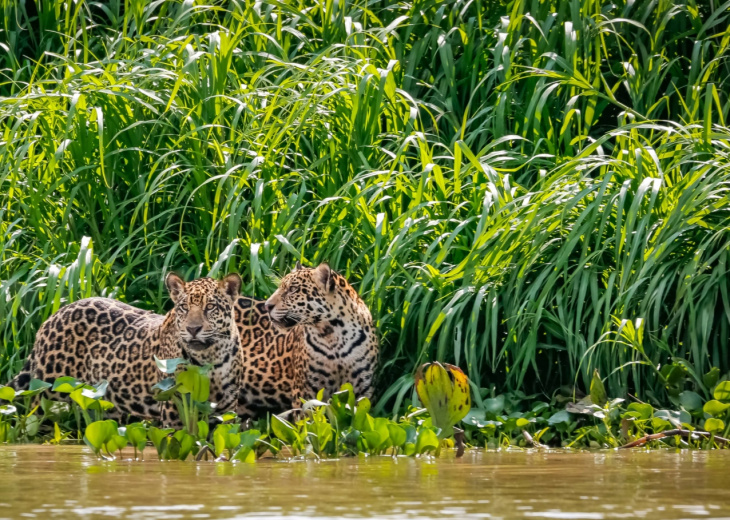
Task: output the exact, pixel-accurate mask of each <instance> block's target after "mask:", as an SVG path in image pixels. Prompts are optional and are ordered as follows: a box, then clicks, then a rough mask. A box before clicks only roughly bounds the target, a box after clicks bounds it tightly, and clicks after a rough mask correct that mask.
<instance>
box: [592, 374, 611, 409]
mask: <svg viewBox="0 0 730 520" xmlns="http://www.w3.org/2000/svg"><path fill="white" fill-rule="evenodd" d="M591 402H592V403H593V404H595V405H596V406H604V405H605V404H606V402H608V395H607V394H606V387H604V386H603V381H601V376H600V375H599V373H598V369H595V370H593V378H591Z"/></svg>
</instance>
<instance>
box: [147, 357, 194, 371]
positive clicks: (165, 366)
mask: <svg viewBox="0 0 730 520" xmlns="http://www.w3.org/2000/svg"><path fill="white" fill-rule="evenodd" d="M154 357H155V365H157V368H158V369H159V370H160V372H162V373H163V374H174V373H175V371H176V370H177V369H178V367H179V366H181V365H187V364H188V360H187V359H183V358H175V359H159V358H158V357H157V356H154Z"/></svg>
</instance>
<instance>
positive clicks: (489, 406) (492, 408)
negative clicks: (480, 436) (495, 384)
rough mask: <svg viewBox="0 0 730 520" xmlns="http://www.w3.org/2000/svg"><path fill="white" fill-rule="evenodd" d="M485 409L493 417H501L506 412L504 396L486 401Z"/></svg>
mask: <svg viewBox="0 0 730 520" xmlns="http://www.w3.org/2000/svg"><path fill="white" fill-rule="evenodd" d="M484 409H485V410H486V411H487V412H489V413H491V414H492V415H499V414H501V413H502V412H503V411H504V396H503V395H498V396H497V397H494V398H491V399H485V400H484Z"/></svg>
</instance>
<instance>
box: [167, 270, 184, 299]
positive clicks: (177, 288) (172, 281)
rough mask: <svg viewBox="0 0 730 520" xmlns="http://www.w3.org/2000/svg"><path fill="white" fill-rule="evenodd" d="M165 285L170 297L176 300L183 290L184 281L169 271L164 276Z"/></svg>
mask: <svg viewBox="0 0 730 520" xmlns="http://www.w3.org/2000/svg"><path fill="white" fill-rule="evenodd" d="M165 287H167V292H168V293H170V299H172V301H177V300H178V298H180V295H181V294H182V293H184V292H185V281H184V280H183V279H182V278H180V277H179V276H178V275H176V274H175V273H169V274H168V275H167V276H166V277H165Z"/></svg>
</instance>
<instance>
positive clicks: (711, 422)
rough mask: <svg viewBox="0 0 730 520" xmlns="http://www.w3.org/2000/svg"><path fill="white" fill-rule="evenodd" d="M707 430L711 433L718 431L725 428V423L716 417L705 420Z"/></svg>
mask: <svg viewBox="0 0 730 520" xmlns="http://www.w3.org/2000/svg"><path fill="white" fill-rule="evenodd" d="M705 430H707V431H708V432H710V433H718V432H721V431H723V430H725V423H724V422H723V421H722V420H720V419H715V418H714V417H712V418H710V419H707V420H706V421H705Z"/></svg>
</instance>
